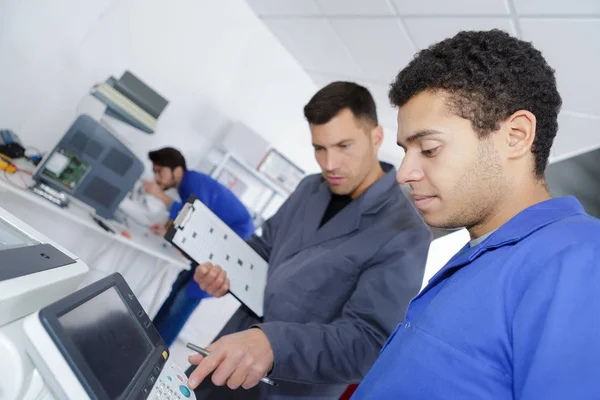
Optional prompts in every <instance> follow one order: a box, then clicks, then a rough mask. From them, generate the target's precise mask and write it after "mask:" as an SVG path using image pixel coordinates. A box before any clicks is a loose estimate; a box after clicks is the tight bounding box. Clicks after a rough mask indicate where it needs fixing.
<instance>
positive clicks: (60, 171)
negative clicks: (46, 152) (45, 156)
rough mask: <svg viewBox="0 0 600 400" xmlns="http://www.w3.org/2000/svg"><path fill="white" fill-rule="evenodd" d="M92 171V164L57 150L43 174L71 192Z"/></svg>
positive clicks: (62, 150)
mask: <svg viewBox="0 0 600 400" xmlns="http://www.w3.org/2000/svg"><path fill="white" fill-rule="evenodd" d="M89 170H90V164H88V163H87V162H85V161H83V160H81V159H80V158H79V157H77V156H76V155H74V154H72V153H70V152H68V151H66V150H64V149H57V150H56V151H54V153H52V155H51V156H50V159H49V160H48V162H47V163H46V165H45V166H44V171H43V174H44V175H46V176H47V177H48V178H50V179H52V180H53V181H55V182H57V183H59V184H60V185H61V186H64V187H65V189H68V190H70V191H72V190H74V189H75V188H76V187H77V186H78V185H79V184H80V183H81V181H83V178H85V176H86V175H87V173H88V172H89Z"/></svg>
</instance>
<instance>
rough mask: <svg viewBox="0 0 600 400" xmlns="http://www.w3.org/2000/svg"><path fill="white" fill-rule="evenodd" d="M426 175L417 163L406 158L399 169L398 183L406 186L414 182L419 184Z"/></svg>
mask: <svg viewBox="0 0 600 400" xmlns="http://www.w3.org/2000/svg"><path fill="white" fill-rule="evenodd" d="M424 176H425V173H424V172H423V169H422V168H421V167H420V166H419V165H417V163H414V162H411V160H408V159H407V157H406V156H405V157H404V160H402V164H400V168H398V173H397V174H396V181H398V183H400V184H402V185H404V184H409V183H413V182H419V181H420V180H422V179H423V177H424Z"/></svg>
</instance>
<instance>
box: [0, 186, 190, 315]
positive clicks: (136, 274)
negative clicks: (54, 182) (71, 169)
mask: <svg viewBox="0 0 600 400" xmlns="http://www.w3.org/2000/svg"><path fill="white" fill-rule="evenodd" d="M25 181H26V183H27V184H29V183H30V182H28V181H27V179H26V180H25ZM0 205H1V206H2V207H3V208H5V209H6V210H8V211H9V212H10V213H11V214H13V215H15V216H16V217H17V218H19V219H21V220H22V221H24V222H25V223H27V224H29V225H31V226H32V227H33V228H35V229H37V230H38V231H40V232H41V233H42V234H44V235H46V236H48V237H49V238H51V239H52V240H54V241H56V242H57V243H58V244H60V245H62V246H64V247H65V248H67V249H68V250H69V251H71V252H73V253H74V254H76V255H77V256H78V257H79V258H81V259H82V260H83V261H84V262H85V263H86V264H87V265H88V266H89V267H90V272H89V273H88V274H87V275H86V277H85V278H84V280H83V282H82V286H84V285H87V284H89V283H91V282H93V281H96V280H98V279H100V278H102V277H104V276H106V275H109V274H111V273H113V272H119V273H121V275H123V277H124V278H125V279H126V281H127V283H128V284H129V285H130V286H131V288H132V290H133V292H134V293H135V294H136V296H138V298H139V299H140V303H142V306H143V307H144V308H145V309H146V311H147V312H148V314H149V315H154V314H155V313H156V311H158V308H159V307H160V305H161V304H162V301H163V300H164V299H165V298H166V296H167V295H168V292H169V289H170V284H171V282H173V280H174V279H175V277H176V275H177V274H178V273H179V272H180V271H181V270H182V269H185V268H189V262H188V261H187V260H186V259H185V258H184V257H183V256H181V255H180V254H179V253H178V252H177V251H176V250H175V249H174V248H173V247H172V246H170V245H168V243H167V242H166V241H165V240H164V239H162V238H161V237H158V236H156V235H154V234H153V233H151V232H149V231H148V230H147V229H146V228H144V227H141V226H139V225H136V224H134V223H130V224H129V226H128V227H127V230H128V231H129V232H130V233H131V238H127V237H125V236H123V235H122V234H121V233H120V232H117V233H112V232H108V231H106V230H104V229H103V228H101V227H100V225H98V224H97V223H96V222H95V221H94V220H93V219H92V217H91V215H90V209H88V208H87V207H85V206H83V205H80V204H78V203H77V202H73V201H72V202H71V203H70V205H69V207H67V208H60V207H58V206H57V205H55V204H53V203H51V202H50V201H48V200H46V199H43V198H42V197H40V196H38V195H36V194H34V193H32V192H30V191H29V190H25V189H20V188H18V187H15V186H12V185H10V184H8V183H6V182H4V181H1V180H0Z"/></svg>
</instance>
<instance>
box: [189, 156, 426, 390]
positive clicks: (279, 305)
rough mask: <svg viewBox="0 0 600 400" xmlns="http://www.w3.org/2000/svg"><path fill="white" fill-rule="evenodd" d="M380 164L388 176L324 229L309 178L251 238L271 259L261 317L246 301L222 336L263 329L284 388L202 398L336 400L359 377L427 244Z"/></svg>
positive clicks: (322, 189)
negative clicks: (252, 329)
mask: <svg viewBox="0 0 600 400" xmlns="http://www.w3.org/2000/svg"><path fill="white" fill-rule="evenodd" d="M382 167H383V168H384V170H385V171H386V174H385V176H384V177H382V178H381V179H379V180H378V181H377V182H375V183H374V184H373V185H372V186H371V187H370V188H369V189H367V190H366V191H365V192H364V193H363V194H362V195H361V196H360V197H358V198H357V199H355V200H353V201H352V202H351V203H350V204H348V205H347V206H346V207H345V208H344V209H343V210H341V211H340V212H339V213H338V214H337V215H335V216H334V217H333V218H332V219H330V220H329V221H328V222H326V223H325V225H323V226H322V227H321V228H319V225H320V223H321V219H322V217H323V214H324V213H325V209H326V208H327V206H328V204H329V200H330V198H331V192H330V190H329V188H328V186H327V183H326V182H325V181H324V180H323V178H322V177H321V175H312V176H308V177H307V178H305V179H304V180H303V181H302V182H301V183H300V184H299V186H298V188H297V189H296V190H295V191H294V193H293V194H292V195H291V196H290V198H289V199H288V200H287V201H286V202H285V203H284V204H283V205H282V206H281V208H280V209H279V211H278V212H277V213H276V214H275V215H274V216H273V217H272V218H270V219H269V220H268V221H267V222H266V223H265V224H264V226H263V233H262V235H261V236H260V237H259V236H253V237H251V238H250V239H249V240H248V243H249V244H250V245H251V246H252V247H253V248H254V249H255V250H256V251H257V252H258V253H259V254H261V255H262V256H263V257H264V258H265V259H266V260H267V261H268V262H269V271H268V278H267V286H266V289H265V303H264V319H263V321H260V320H259V319H257V318H256V317H255V316H253V315H252V314H251V313H250V312H249V311H248V310H247V309H246V308H244V307H242V308H240V309H239V310H238V311H237V312H236V313H235V314H234V315H233V317H232V318H231V320H230V321H229V322H228V323H227V324H226V326H225V327H224V329H223V331H222V332H221V334H220V336H221V335H225V334H229V333H234V332H238V331H241V330H244V329H248V328H250V327H252V326H257V327H259V328H260V329H262V330H263V331H264V332H265V334H266V335H267V337H268V339H269V342H270V343H271V347H272V349H273V353H274V357H275V362H274V366H273V370H272V373H271V375H270V377H271V378H272V379H273V380H275V381H276V382H277V383H278V384H279V385H280V386H279V387H271V386H269V385H266V384H264V383H259V385H258V386H257V387H256V388H254V390H250V391H245V390H243V389H239V390H236V391H230V390H229V389H228V388H227V387H226V386H225V387H223V388H219V389H217V388H214V389H213V390H215V391H213V392H212V394H211V395H210V396H209V397H203V396H199V398H211V399H212V398H215V399H219V400H227V399H245V400H246V399H269V400H275V399H277V400H283V399H294V400H298V399H338V398H339V396H340V394H341V393H342V392H343V391H344V389H345V388H346V387H347V385H348V384H349V383H353V382H359V381H360V380H361V379H362V378H363V377H364V376H365V374H366V373H367V371H368V370H369V368H370V367H371V366H372V364H373V363H374V362H375V359H376V358H377V356H378V354H379V351H380V350H381V347H382V346H383V344H384V342H385V340H386V339H387V337H388V336H389V335H390V334H391V332H392V331H393V330H394V328H395V327H396V325H397V324H398V323H400V322H401V321H402V319H403V318H404V314H405V312H406V309H407V307H408V304H409V302H410V300H411V299H412V298H413V297H414V296H415V295H416V294H417V293H418V291H419V289H420V287H421V283H422V279H423V274H424V270H425V262H426V259H427V252H428V249H429V244H430V241H431V233H430V231H429V229H428V228H427V227H426V226H425V225H424V223H423V222H422V219H421V217H420V215H419V214H418V213H417V211H416V210H415V209H414V207H413V206H412V204H411V203H410V202H409V200H408V199H407V198H406V197H405V196H404V194H403V193H402V191H401V189H400V186H399V185H398V184H397V183H396V181H395V170H394V168H393V167H392V166H391V165H389V164H384V163H382ZM197 394H200V393H197Z"/></svg>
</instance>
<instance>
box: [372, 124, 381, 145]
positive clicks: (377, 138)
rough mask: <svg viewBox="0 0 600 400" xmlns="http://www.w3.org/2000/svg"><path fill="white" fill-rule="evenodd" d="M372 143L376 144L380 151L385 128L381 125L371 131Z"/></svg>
mask: <svg viewBox="0 0 600 400" xmlns="http://www.w3.org/2000/svg"><path fill="white" fill-rule="evenodd" d="M370 134H371V141H372V142H373V144H375V147H376V148H377V149H379V147H380V146H381V144H382V143H383V135H384V133H383V128H382V127H381V125H377V126H376V127H374V128H373V129H371V133H370Z"/></svg>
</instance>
